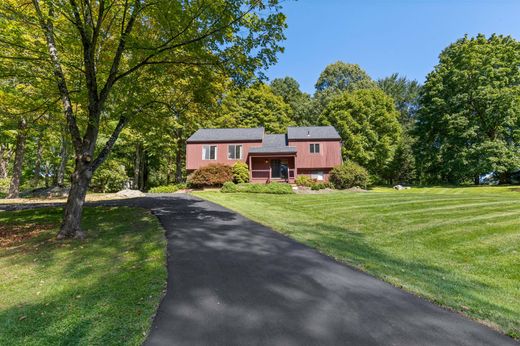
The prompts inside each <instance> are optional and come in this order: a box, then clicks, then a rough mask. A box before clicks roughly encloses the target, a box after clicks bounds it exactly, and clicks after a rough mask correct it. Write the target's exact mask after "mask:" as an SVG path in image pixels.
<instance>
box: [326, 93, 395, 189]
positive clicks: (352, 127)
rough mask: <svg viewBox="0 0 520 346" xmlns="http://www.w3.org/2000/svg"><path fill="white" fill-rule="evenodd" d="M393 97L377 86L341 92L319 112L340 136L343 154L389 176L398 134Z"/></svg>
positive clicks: (371, 170)
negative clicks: (375, 87) (376, 87)
mask: <svg viewBox="0 0 520 346" xmlns="http://www.w3.org/2000/svg"><path fill="white" fill-rule="evenodd" d="M398 119H399V112H397V110H396V109H395V105H394V100H393V99H392V98H391V97H390V96H388V95H386V94H385V93H384V92H383V91H382V90H380V89H363V90H356V91H353V92H344V93H343V94H341V95H339V96H336V97H334V98H333V99H332V100H331V102H330V103H329V105H328V106H327V108H326V109H325V111H324V112H323V113H322V115H321V116H320V122H321V124H322V125H332V126H334V127H335V128H336V129H337V130H338V132H339V134H340V136H341V139H342V140H343V150H342V151H343V156H344V158H345V160H352V161H354V162H356V163H358V164H360V165H361V166H363V167H366V168H367V170H368V171H369V172H370V173H371V174H373V175H376V176H377V177H378V178H379V179H388V176H387V172H388V165H389V164H390V162H391V161H392V159H393V157H394V152H395V149H396V148H397V144H398V143H399V139H400V137H401V126H400V124H399V121H398Z"/></svg>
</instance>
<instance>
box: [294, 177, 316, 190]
mask: <svg viewBox="0 0 520 346" xmlns="http://www.w3.org/2000/svg"><path fill="white" fill-rule="evenodd" d="M294 182H295V183H296V185H298V186H305V187H311V186H313V185H314V180H312V179H311V177H309V176H306V175H299V176H297V177H296V180H295V181H294Z"/></svg>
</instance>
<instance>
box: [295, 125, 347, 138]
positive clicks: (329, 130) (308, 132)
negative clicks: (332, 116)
mask: <svg viewBox="0 0 520 346" xmlns="http://www.w3.org/2000/svg"><path fill="white" fill-rule="evenodd" d="M287 138H288V139H289V140H291V139H341V137H340V136H339V133H338V131H336V129H335V128H334V127H333V126H302V127H288V128H287Z"/></svg>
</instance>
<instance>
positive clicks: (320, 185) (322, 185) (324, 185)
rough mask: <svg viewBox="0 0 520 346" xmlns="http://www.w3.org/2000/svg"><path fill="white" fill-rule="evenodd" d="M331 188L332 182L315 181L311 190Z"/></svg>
mask: <svg viewBox="0 0 520 346" xmlns="http://www.w3.org/2000/svg"><path fill="white" fill-rule="evenodd" d="M330 188H331V184H329V183H318V182H314V184H312V185H311V190H313V191H319V190H323V189H330Z"/></svg>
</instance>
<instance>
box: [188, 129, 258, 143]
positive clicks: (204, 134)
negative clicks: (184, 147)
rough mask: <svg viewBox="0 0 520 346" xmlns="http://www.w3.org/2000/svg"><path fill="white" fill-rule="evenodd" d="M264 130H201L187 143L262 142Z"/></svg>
mask: <svg viewBox="0 0 520 346" xmlns="http://www.w3.org/2000/svg"><path fill="white" fill-rule="evenodd" d="M263 137H264V128H263V127H257V128H252V129H238V128H236V129H199V130H197V132H195V133H194V134H193V135H191V137H190V138H188V140H187V142H188V143H189V142H228V141H261V140H262V138H263Z"/></svg>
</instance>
